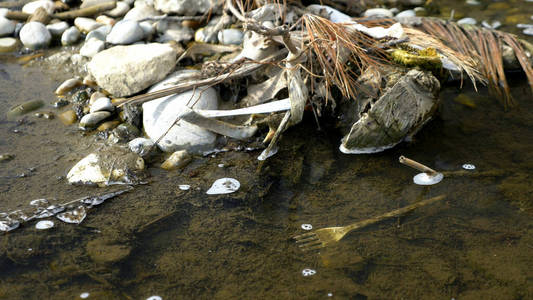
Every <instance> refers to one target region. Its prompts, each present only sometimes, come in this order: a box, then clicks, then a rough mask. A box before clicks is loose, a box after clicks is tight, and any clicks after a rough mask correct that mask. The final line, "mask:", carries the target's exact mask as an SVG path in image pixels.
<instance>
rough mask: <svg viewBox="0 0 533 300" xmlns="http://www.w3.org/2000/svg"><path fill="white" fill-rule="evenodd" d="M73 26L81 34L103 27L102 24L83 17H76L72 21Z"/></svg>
mask: <svg viewBox="0 0 533 300" xmlns="http://www.w3.org/2000/svg"><path fill="white" fill-rule="evenodd" d="M74 25H75V26H76V27H77V28H78V29H79V30H80V31H81V32H85V33H87V32H90V31H92V30H95V29H96V28H98V27H100V26H103V24H100V23H98V22H96V21H95V20H93V19H91V18H84V17H78V18H76V19H74Z"/></svg>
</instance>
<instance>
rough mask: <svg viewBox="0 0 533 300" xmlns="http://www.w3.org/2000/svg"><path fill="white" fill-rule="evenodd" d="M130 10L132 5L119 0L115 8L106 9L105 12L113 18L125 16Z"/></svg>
mask: <svg viewBox="0 0 533 300" xmlns="http://www.w3.org/2000/svg"><path fill="white" fill-rule="evenodd" d="M129 10H130V6H129V5H128V3H126V2H124V1H118V2H117V7H115V8H113V9H112V10H109V11H106V12H105V14H106V15H108V16H110V17H113V18H119V17H122V16H124V15H125V14H126V13H127V12H128V11H129Z"/></svg>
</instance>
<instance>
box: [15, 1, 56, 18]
mask: <svg viewBox="0 0 533 300" xmlns="http://www.w3.org/2000/svg"><path fill="white" fill-rule="evenodd" d="M39 7H42V8H44V9H45V10H46V12H47V13H48V14H49V15H51V14H53V13H54V9H55V6H54V2H52V1H50V0H37V1H33V2H30V3H28V4H26V5H24V6H23V7H22V12H23V13H27V14H30V15H31V14H33V13H34V12H35V10H36V9H37V8H39Z"/></svg>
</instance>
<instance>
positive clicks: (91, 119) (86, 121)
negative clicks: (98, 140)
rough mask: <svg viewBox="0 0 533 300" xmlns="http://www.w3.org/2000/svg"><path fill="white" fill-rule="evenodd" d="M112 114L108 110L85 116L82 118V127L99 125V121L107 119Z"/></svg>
mask: <svg viewBox="0 0 533 300" xmlns="http://www.w3.org/2000/svg"><path fill="white" fill-rule="evenodd" d="M109 116H111V113H110V112H108V111H97V112H93V113H90V114H87V115H85V116H83V118H81V120H80V128H82V129H86V128H92V127H95V126H96V125H98V123H100V122H102V121H103V120H105V119H107V118H108V117H109Z"/></svg>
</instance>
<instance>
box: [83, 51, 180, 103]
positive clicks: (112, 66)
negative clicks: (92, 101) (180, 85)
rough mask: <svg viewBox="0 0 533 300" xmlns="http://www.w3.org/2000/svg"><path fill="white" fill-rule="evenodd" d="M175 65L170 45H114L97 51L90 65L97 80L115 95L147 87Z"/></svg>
mask: <svg viewBox="0 0 533 300" xmlns="http://www.w3.org/2000/svg"><path fill="white" fill-rule="evenodd" d="M175 64H176V52H175V50H174V49H173V48H172V47H171V46H170V45H167V44H157V43H152V44H144V45H130V46H115V47H112V48H109V49H106V50H104V51H102V52H99V53H98V54H96V55H95V56H94V57H93V59H92V60H91V62H90V63H89V64H88V70H89V73H90V74H91V75H92V76H93V77H94V78H95V79H96V83H98V85H99V86H100V87H101V88H103V89H105V90H106V91H108V92H110V93H111V94H113V95H114V96H115V97H125V96H129V95H131V94H134V93H137V92H139V91H142V90H144V89H145V88H147V87H149V86H150V85H152V84H154V83H156V82H158V81H160V80H161V79H163V78H164V77H165V76H166V75H167V74H168V73H169V72H170V71H172V69H174V66H175Z"/></svg>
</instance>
